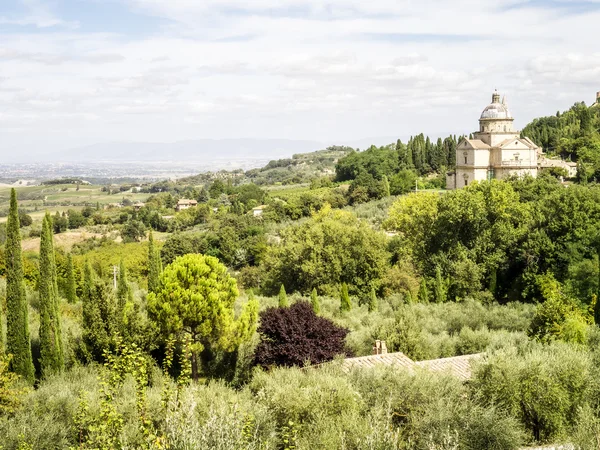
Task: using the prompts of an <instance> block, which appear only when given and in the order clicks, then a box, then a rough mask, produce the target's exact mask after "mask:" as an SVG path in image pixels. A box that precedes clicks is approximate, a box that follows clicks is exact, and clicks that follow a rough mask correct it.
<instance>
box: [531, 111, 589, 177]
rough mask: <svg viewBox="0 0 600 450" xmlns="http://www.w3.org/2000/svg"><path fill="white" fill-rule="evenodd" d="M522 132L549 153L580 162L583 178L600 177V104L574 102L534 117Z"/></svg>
mask: <svg viewBox="0 0 600 450" xmlns="http://www.w3.org/2000/svg"><path fill="white" fill-rule="evenodd" d="M521 134H522V135H523V136H527V137H529V138H531V139H532V140H533V141H534V142H535V143H537V144H538V145H541V146H542V148H543V149H544V151H545V152H547V153H548V154H549V155H556V156H560V157H561V158H563V159H566V160H569V161H576V162H578V163H579V165H578V178H579V181H580V182H589V181H598V180H600V106H595V107H587V106H586V105H585V103H583V102H580V103H575V104H574V105H573V106H572V107H571V108H570V109H569V110H568V111H565V112H563V113H560V112H557V113H556V115H555V116H548V117H541V118H538V119H534V120H533V122H531V123H530V124H529V125H527V126H526V127H525V128H523V131H522V133H521Z"/></svg>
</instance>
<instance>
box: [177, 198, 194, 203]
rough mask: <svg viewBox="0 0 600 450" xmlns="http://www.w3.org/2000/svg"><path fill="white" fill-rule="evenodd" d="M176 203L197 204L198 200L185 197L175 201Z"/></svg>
mask: <svg viewBox="0 0 600 450" xmlns="http://www.w3.org/2000/svg"><path fill="white" fill-rule="evenodd" d="M177 204H178V205H197V204H198V202H197V201H196V200H189V199H187V198H182V199H181V200H179V201H178V202H177Z"/></svg>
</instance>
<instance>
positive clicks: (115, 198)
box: [0, 184, 148, 222]
mask: <svg viewBox="0 0 600 450" xmlns="http://www.w3.org/2000/svg"><path fill="white" fill-rule="evenodd" d="M10 189H11V188H10V187H5V186H3V187H0V222H2V221H5V220H6V217H5V216H6V213H7V211H8V204H9V201H10ZM16 189H17V196H18V198H19V206H20V208H21V209H22V210H23V211H26V212H27V213H28V214H30V215H31V217H32V218H33V219H34V220H36V219H39V218H41V217H42V216H43V215H44V213H45V212H46V211H48V212H50V213H51V214H54V213H55V212H56V211H61V212H62V211H65V210H66V209H68V208H72V209H78V208H82V207H83V206H84V205H85V204H89V205H95V204H96V203H99V204H100V205H105V204H108V203H119V202H121V201H122V200H123V198H127V199H129V200H131V201H132V202H136V201H141V202H143V201H145V200H146V199H147V198H148V194H139V193H135V194H134V193H132V192H131V191H126V192H119V193H116V194H113V195H108V194H107V193H106V192H102V186H93V185H81V186H80V187H79V190H77V187H76V186H74V185H72V184H62V185H53V186H23V187H17V188H16Z"/></svg>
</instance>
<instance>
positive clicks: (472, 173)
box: [456, 167, 488, 189]
mask: <svg viewBox="0 0 600 450" xmlns="http://www.w3.org/2000/svg"><path fill="white" fill-rule="evenodd" d="M487 176H488V170H487V169H473V168H466V167H457V169H456V189H458V188H462V187H465V186H467V185H469V184H471V183H472V182H473V181H486V180H487Z"/></svg>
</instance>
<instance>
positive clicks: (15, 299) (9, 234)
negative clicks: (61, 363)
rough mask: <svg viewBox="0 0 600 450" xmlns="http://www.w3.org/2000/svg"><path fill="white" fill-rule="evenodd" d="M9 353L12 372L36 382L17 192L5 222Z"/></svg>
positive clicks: (12, 196)
mask: <svg viewBox="0 0 600 450" xmlns="http://www.w3.org/2000/svg"><path fill="white" fill-rule="evenodd" d="M5 261H6V351H7V353H9V354H11V355H12V359H11V361H10V370H11V371H13V372H14V373H16V374H18V375H21V376H22V377H23V378H24V379H25V380H27V381H28V382H29V383H33V382H34V380H35V369H34V367H33V359H32V357H31V341H30V337H29V310H28V305H27V297H26V295H25V283H24V281H23V257H22V255H21V232H20V231H19V210H18V206H17V192H16V191H15V190H14V189H12V190H11V192H10V210H9V213H8V221H7V223H6V251H5Z"/></svg>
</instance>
